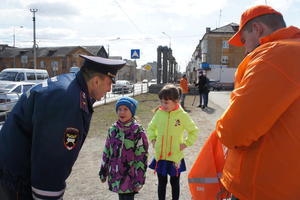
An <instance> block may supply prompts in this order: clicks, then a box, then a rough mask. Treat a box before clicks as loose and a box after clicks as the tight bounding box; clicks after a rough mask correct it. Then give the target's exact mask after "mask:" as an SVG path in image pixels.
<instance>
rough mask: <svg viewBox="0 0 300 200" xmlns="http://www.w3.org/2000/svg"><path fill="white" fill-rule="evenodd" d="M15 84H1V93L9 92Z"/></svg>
mask: <svg viewBox="0 0 300 200" xmlns="http://www.w3.org/2000/svg"><path fill="white" fill-rule="evenodd" d="M15 86H16V84H0V93H7V92H9V91H10V90H11V89H13V88H14V87H15Z"/></svg>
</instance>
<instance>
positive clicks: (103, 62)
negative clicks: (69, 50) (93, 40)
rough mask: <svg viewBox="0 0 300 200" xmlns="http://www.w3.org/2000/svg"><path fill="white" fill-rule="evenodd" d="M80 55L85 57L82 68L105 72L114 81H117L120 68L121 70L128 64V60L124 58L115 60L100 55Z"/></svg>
mask: <svg viewBox="0 0 300 200" xmlns="http://www.w3.org/2000/svg"><path fill="white" fill-rule="evenodd" d="M79 56H80V57H82V58H83V59H84V63H83V65H82V68H87V69H89V70H92V71H95V72H99V73H101V74H105V75H107V76H109V77H110V78H111V79H112V81H113V82H114V81H115V77H116V74H117V72H118V70H120V69H121V68H122V67H123V66H124V65H125V64H126V62H125V61H123V60H114V59H108V58H102V57H98V56H86V55H79Z"/></svg>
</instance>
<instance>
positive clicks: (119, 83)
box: [116, 81, 126, 85]
mask: <svg viewBox="0 0 300 200" xmlns="http://www.w3.org/2000/svg"><path fill="white" fill-rule="evenodd" d="M116 85H126V81H116Z"/></svg>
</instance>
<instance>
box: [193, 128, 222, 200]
mask: <svg viewBox="0 0 300 200" xmlns="http://www.w3.org/2000/svg"><path fill="white" fill-rule="evenodd" d="M224 162H225V159H224V151H223V146H222V144H221V142H220V141H219V139H218V137H217V134H216V132H215V131H214V132H213V133H212V134H211V135H210V136H209V138H208V139H207V141H206V142H205V144H204V146H203V147H202V149H201V151H200V153H199V155H198V157H197V159H196V161H195V162H194V164H193V166H192V168H191V170H190V171H189V175H188V182H189V187H190V191H191V195H192V199H193V200H210V199H216V198H217V197H224V194H222V185H221V182H220V176H221V173H222V170H223V166H224Z"/></svg>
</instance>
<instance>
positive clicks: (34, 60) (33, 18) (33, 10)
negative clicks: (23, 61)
mask: <svg viewBox="0 0 300 200" xmlns="http://www.w3.org/2000/svg"><path fill="white" fill-rule="evenodd" d="M37 11H38V9H36V8H30V12H32V14H33V17H32V21H33V63H34V69H36V66H37V64H36V40H35V38H36V37H35V13H36V12H37Z"/></svg>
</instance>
